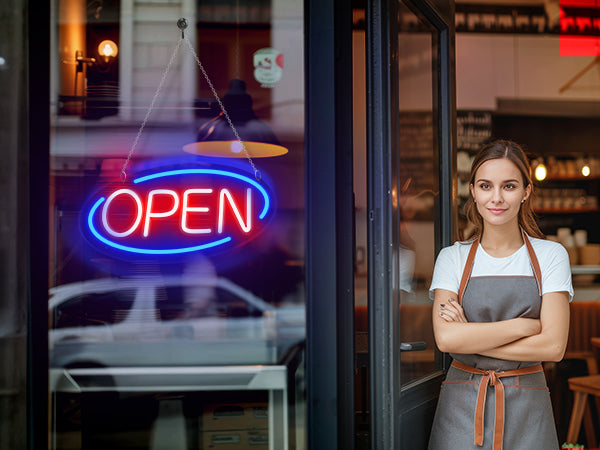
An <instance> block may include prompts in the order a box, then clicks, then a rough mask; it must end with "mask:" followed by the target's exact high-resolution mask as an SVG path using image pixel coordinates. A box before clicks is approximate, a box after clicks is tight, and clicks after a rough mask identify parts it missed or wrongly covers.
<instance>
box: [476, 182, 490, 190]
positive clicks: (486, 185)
mask: <svg viewBox="0 0 600 450" xmlns="http://www.w3.org/2000/svg"><path fill="white" fill-rule="evenodd" d="M479 188H480V189H489V188H490V185H489V184H487V183H481V184H480V185H479Z"/></svg>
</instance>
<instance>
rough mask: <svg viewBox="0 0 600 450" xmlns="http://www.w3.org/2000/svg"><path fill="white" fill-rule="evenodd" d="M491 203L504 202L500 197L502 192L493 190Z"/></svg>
mask: <svg viewBox="0 0 600 450" xmlns="http://www.w3.org/2000/svg"><path fill="white" fill-rule="evenodd" d="M492 201H493V202H494V203H502V202H503V201H504V198H503V197H502V190H500V189H494V191H493V195H492Z"/></svg>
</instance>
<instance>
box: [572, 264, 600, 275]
mask: <svg viewBox="0 0 600 450" xmlns="http://www.w3.org/2000/svg"><path fill="white" fill-rule="evenodd" d="M571 273H572V274H573V275H600V266H571Z"/></svg>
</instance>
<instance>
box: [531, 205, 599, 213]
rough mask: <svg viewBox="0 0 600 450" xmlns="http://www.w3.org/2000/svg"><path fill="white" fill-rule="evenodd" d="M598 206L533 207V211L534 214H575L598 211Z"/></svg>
mask: <svg viewBox="0 0 600 450" xmlns="http://www.w3.org/2000/svg"><path fill="white" fill-rule="evenodd" d="M599 211H600V208H599V207H597V206H583V207H581V208H534V209H533V212H535V213H536V214H576V213H590V212H599Z"/></svg>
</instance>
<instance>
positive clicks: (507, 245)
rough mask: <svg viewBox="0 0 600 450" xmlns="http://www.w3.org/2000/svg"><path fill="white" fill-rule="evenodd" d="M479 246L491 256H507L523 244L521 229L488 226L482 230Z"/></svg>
mask: <svg viewBox="0 0 600 450" xmlns="http://www.w3.org/2000/svg"><path fill="white" fill-rule="evenodd" d="M480 244H481V246H482V247H483V248H484V249H485V251H486V252H487V253H489V254H490V255H492V256H497V257H503V256H509V255H511V254H513V253H514V252H515V251H517V250H518V249H519V248H521V246H522V245H523V244H524V242H523V235H522V233H521V229H520V228H519V227H518V226H516V227H510V228H506V227H490V226H487V227H485V229H484V230H483V233H482V236H481V240H480Z"/></svg>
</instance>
